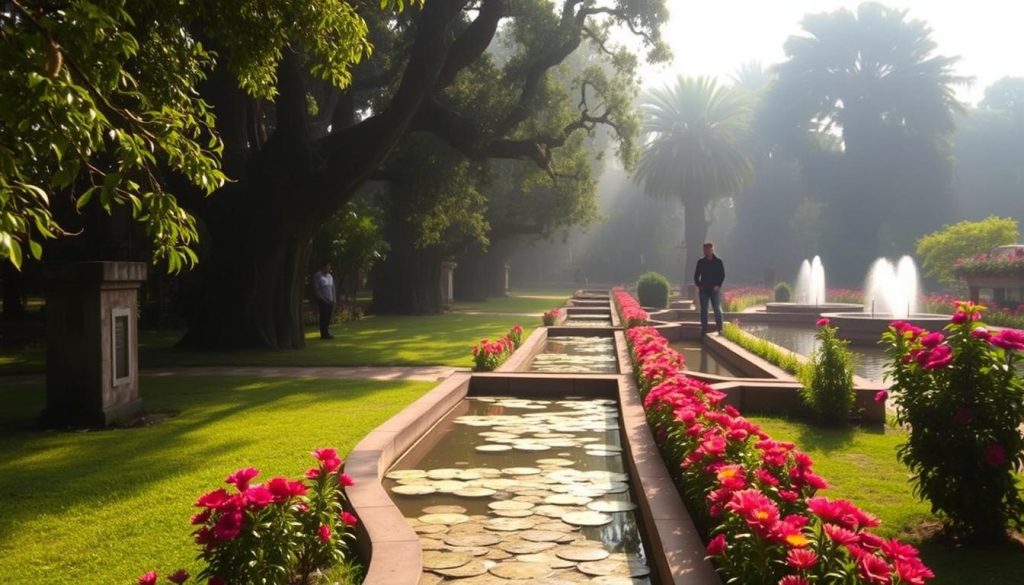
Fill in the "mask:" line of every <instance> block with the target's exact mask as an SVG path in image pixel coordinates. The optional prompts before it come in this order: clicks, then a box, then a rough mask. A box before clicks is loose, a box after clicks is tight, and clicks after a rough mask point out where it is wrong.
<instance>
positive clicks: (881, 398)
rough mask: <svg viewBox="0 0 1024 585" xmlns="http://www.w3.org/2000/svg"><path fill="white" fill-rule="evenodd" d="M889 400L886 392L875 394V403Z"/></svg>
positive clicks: (880, 391)
mask: <svg viewBox="0 0 1024 585" xmlns="http://www.w3.org/2000/svg"><path fill="white" fill-rule="evenodd" d="M888 398H889V391H888V390H879V391H878V392H875V402H885V401H886V400H888Z"/></svg>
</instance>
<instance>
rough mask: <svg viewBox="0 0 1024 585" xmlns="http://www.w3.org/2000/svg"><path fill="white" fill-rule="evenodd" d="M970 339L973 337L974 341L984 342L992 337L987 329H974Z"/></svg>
mask: <svg viewBox="0 0 1024 585" xmlns="http://www.w3.org/2000/svg"><path fill="white" fill-rule="evenodd" d="M971 337H973V338H975V339H981V340H984V341H988V340H989V338H990V337H992V334H991V333H989V330H988V329H985V328H984V327H979V328H978V329H975V330H974V331H971Z"/></svg>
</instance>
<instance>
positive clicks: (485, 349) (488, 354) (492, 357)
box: [473, 337, 516, 372]
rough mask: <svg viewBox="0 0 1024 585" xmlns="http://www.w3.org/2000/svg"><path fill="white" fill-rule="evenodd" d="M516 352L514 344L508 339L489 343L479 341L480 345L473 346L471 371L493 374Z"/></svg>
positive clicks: (487, 341) (485, 340)
mask: <svg viewBox="0 0 1024 585" xmlns="http://www.w3.org/2000/svg"><path fill="white" fill-rule="evenodd" d="M515 350H516V345H515V343H514V342H513V341H512V340H511V339H510V338H508V337H502V338H501V339H498V340H495V341H490V340H487V339H481V340H480V345H474V346H473V371H474V372H493V371H494V370H496V369H498V366H500V365H501V364H503V363H505V360H507V359H508V358H509V356H511V355H512V352H513V351H515Z"/></svg>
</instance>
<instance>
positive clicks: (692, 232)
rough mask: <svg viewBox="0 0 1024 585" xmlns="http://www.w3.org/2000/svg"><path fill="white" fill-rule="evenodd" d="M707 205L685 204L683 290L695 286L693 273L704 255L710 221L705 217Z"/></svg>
mask: <svg viewBox="0 0 1024 585" xmlns="http://www.w3.org/2000/svg"><path fill="white" fill-rule="evenodd" d="M706 207H707V206H706V205H705V204H701V203H691V204H683V222H684V223H683V227H684V229H685V232H684V233H683V242H684V244H685V247H686V250H684V252H683V288H682V289H681V290H682V291H686V286H687V285H689V284H693V271H694V268H695V267H696V266H697V260H698V259H700V257H701V256H702V255H703V254H704V251H703V246H704V242H705V241H706V239H707V237H708V224H709V222H708V220H707V217H706V216H705V214H706V211H705V209H706Z"/></svg>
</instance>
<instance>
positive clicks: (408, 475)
mask: <svg viewBox="0 0 1024 585" xmlns="http://www.w3.org/2000/svg"><path fill="white" fill-rule="evenodd" d="M384 477H386V478H388V479H394V480H398V479H417V478H421V477H427V472H426V471H424V470H422V469H395V470H392V471H389V472H387V473H385V474H384Z"/></svg>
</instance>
